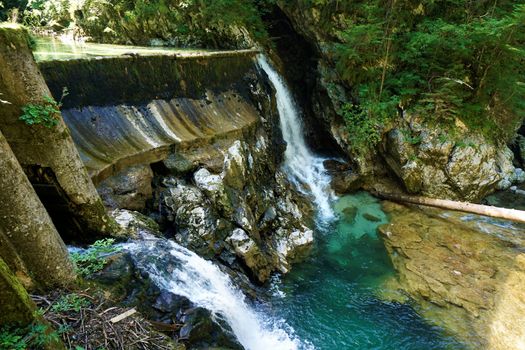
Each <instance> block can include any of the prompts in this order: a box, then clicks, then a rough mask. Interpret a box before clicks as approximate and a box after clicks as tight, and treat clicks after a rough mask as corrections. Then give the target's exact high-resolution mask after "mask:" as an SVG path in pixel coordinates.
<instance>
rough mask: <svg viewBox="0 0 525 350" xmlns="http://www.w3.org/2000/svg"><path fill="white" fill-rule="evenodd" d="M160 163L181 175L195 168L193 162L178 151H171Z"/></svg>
mask: <svg viewBox="0 0 525 350" xmlns="http://www.w3.org/2000/svg"><path fill="white" fill-rule="evenodd" d="M162 163H164V165H165V166H166V168H168V169H169V170H170V171H171V172H172V173H173V174H175V175H183V174H186V173H189V172H190V171H192V170H194V169H195V166H194V164H193V162H191V161H190V160H188V159H187V158H185V157H184V156H183V155H182V154H179V153H171V154H170V155H169V156H168V157H167V158H166V159H164V160H163V161H162Z"/></svg>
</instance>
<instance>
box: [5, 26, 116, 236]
mask: <svg viewBox="0 0 525 350" xmlns="http://www.w3.org/2000/svg"><path fill="white" fill-rule="evenodd" d="M28 41H29V38H28V34H27V32H26V31H25V30H24V29H23V28H21V27H16V26H13V25H10V26H9V25H0V77H1V79H0V92H2V100H5V101H7V102H8V103H0V108H1V109H0V131H1V132H2V133H3V134H4V136H5V138H6V139H7V141H8V142H9V145H10V147H11V149H12V150H13V153H14V154H15V155H16V158H17V159H18V161H19V162H20V164H21V165H22V167H23V169H25V170H26V171H27V174H28V176H30V180H31V181H35V182H39V181H42V179H38V178H37V179H35V178H34V174H38V173H39V172H41V173H46V174H49V173H51V174H52V176H48V177H47V178H46V177H44V178H43V180H44V181H48V182H51V183H49V184H50V185H53V186H55V187H56V188H57V189H58V190H59V193H61V194H62V195H61V197H62V198H63V200H65V201H66V202H67V207H68V208H69V212H68V213H67V215H70V216H71V217H73V218H75V219H76V221H77V222H78V223H79V225H78V229H77V232H78V235H79V238H80V237H81V236H82V233H85V234H86V235H87V234H89V235H93V234H94V235H100V234H110V233H113V232H115V231H116V224H115V222H114V221H113V220H112V219H111V218H110V217H109V216H108V215H107V213H106V210H105V208H104V205H103V204H102V201H101V200H100V197H99V195H98V193H97V191H96V189H95V186H94V185H93V183H92V182H91V179H90V177H89V175H88V173H87V171H86V168H85V166H84V163H83V162H82V160H81V159H80V155H79V153H78V151H77V149H76V147H75V144H74V143H73V139H72V138H71V135H70V132H69V129H68V128H67V126H66V124H65V123H64V121H63V119H62V116H61V115H60V114H59V115H57V116H56V117H57V121H58V122H59V123H58V125H56V126H54V127H51V128H47V127H45V126H43V125H26V124H25V123H24V122H22V121H20V120H19V117H20V115H21V114H22V107H24V106H25V105H27V104H29V103H32V104H36V105H41V104H43V103H45V100H44V97H45V96H49V97H51V92H50V91H49V89H48V87H47V85H46V82H45V81H44V78H43V77H42V74H41V73H40V71H39V69H38V66H37V65H36V63H35V60H34V58H33V54H32V52H31V49H30V48H29V46H28ZM29 170H32V171H29ZM50 179H51V180H50Z"/></svg>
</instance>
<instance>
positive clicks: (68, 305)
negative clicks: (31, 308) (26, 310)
mask: <svg viewBox="0 0 525 350" xmlns="http://www.w3.org/2000/svg"><path fill="white" fill-rule="evenodd" d="M90 304H91V303H90V301H89V300H88V299H87V298H85V297H82V296H80V295H78V294H75V293H71V294H66V295H63V296H62V297H60V299H58V300H57V301H55V303H54V304H53V306H52V307H51V310H53V311H54V312H68V311H75V312H79V311H80V309H82V308H84V307H87V306H89V305H90Z"/></svg>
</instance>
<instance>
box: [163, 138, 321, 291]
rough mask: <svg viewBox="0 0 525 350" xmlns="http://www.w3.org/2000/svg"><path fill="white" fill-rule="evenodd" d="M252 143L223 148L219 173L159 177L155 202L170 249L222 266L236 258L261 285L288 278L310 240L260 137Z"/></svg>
mask: <svg viewBox="0 0 525 350" xmlns="http://www.w3.org/2000/svg"><path fill="white" fill-rule="evenodd" d="M254 141H255V142H252V143H251V144H250V143H248V142H247V141H239V140H235V141H232V142H231V144H230V145H229V146H228V145H226V146H225V148H224V149H223V154H224V155H223V156H222V159H223V168H222V171H221V172H220V173H212V172H211V171H210V170H209V169H207V168H205V167H201V168H199V169H198V170H196V171H194V172H193V173H192V172H191V171H190V173H189V174H188V176H186V178H180V177H179V178H177V177H175V176H167V177H164V178H163V179H162V181H161V182H162V183H161V186H159V187H158V188H157V192H156V198H157V199H158V205H159V206H160V208H162V209H161V211H162V212H161V214H162V215H164V216H165V217H166V218H167V221H168V225H173V227H174V232H175V239H176V240H177V242H179V243H180V244H182V245H184V246H187V247H189V248H190V249H192V250H194V251H197V252H198V253H199V254H201V255H204V256H208V257H212V256H217V257H219V259H222V260H223V261H226V262H227V261H232V260H231V259H230V258H229V257H231V256H233V257H237V259H238V260H239V261H240V263H241V265H242V266H245V267H246V268H248V270H249V271H250V272H251V273H253V274H254V275H255V276H256V277H257V279H258V280H259V281H260V282H264V281H266V280H267V279H268V278H269V276H270V273H271V272H272V271H276V270H278V271H282V272H286V271H288V269H289V263H290V262H291V261H293V260H294V259H297V258H299V257H301V256H302V255H304V253H305V252H306V251H307V250H308V248H309V247H310V245H311V243H312V242H313V234H312V230H310V229H309V228H308V227H307V226H306V225H305V223H307V222H308V221H309V219H308V217H307V216H305V215H304V213H303V208H301V206H303V205H304V203H302V204H301V203H300V201H301V200H302V198H301V197H300V196H299V195H298V194H296V193H295V192H294V190H293V188H292V187H291V185H290V183H289V182H288V181H287V179H286V176H285V175H284V174H283V173H282V172H281V171H280V170H279V169H277V168H276V165H275V163H273V160H272V159H271V156H270V154H269V153H268V150H267V147H268V145H269V144H270V142H269V140H268V138H267V136H266V135H265V133H264V132H262V130H259V132H258V133H257V134H256V135H255V138H254ZM273 174H274V175H273ZM188 178H189V179H190V180H188Z"/></svg>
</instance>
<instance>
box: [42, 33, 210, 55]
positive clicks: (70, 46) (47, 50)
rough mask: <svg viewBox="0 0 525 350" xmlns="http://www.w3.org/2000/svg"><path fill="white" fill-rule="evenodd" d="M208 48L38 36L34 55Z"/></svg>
mask: <svg viewBox="0 0 525 350" xmlns="http://www.w3.org/2000/svg"><path fill="white" fill-rule="evenodd" d="M202 51H206V50H192V49H180V48H167V47H158V48H156V47H142V46H129V45H110V44H96V43H87V42H81V41H74V40H71V39H68V38H63V39H60V38H52V37H38V38H37V39H36V47H35V49H34V50H33V55H34V56H35V59H36V61H55V60H71V59H78V58H94V57H112V56H121V55H124V54H130V53H133V54H139V55H143V56H146V55H162V54H164V55H165V54H191V53H195V52H202Z"/></svg>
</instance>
